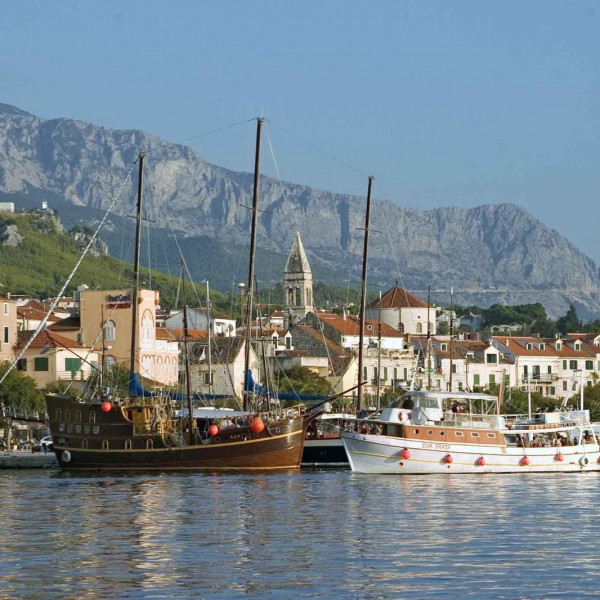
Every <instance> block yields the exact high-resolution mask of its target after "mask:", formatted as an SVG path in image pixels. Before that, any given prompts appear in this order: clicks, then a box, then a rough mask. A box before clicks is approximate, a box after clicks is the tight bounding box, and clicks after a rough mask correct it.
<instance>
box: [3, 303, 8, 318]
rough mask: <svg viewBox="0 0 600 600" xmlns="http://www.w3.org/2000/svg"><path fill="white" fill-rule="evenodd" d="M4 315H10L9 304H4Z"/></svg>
mask: <svg viewBox="0 0 600 600" xmlns="http://www.w3.org/2000/svg"><path fill="white" fill-rule="evenodd" d="M4 314H5V315H7V314H8V302H5V303H4Z"/></svg>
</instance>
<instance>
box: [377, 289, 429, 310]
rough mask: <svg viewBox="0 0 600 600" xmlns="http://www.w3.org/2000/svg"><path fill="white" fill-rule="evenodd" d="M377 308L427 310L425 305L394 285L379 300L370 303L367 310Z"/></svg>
mask: <svg viewBox="0 0 600 600" xmlns="http://www.w3.org/2000/svg"><path fill="white" fill-rule="evenodd" d="M379 306H381V308H427V303H426V302H423V300H420V299H419V298H417V297H416V296H414V295H413V294H411V293H410V292H407V291H406V290H405V289H404V288H401V287H398V286H397V285H396V286H394V287H393V288H392V289H391V290H388V291H387V292H386V293H385V294H384V295H383V296H382V297H381V300H380V299H379V298H377V300H375V301H373V302H371V304H370V305H369V308H379Z"/></svg>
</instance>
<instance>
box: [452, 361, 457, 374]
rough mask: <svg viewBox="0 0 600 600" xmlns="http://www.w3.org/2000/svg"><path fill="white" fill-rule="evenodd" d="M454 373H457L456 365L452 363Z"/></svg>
mask: <svg viewBox="0 0 600 600" xmlns="http://www.w3.org/2000/svg"><path fill="white" fill-rule="evenodd" d="M452 372H453V373H456V363H452Z"/></svg>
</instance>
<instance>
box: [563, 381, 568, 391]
mask: <svg viewBox="0 0 600 600" xmlns="http://www.w3.org/2000/svg"><path fill="white" fill-rule="evenodd" d="M566 391H567V382H566V381H563V392H566Z"/></svg>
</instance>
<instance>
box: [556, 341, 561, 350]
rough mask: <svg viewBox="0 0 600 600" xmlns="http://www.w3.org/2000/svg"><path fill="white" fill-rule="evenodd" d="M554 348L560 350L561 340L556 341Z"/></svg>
mask: <svg viewBox="0 0 600 600" xmlns="http://www.w3.org/2000/svg"><path fill="white" fill-rule="evenodd" d="M556 349H557V350H562V342H556Z"/></svg>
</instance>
